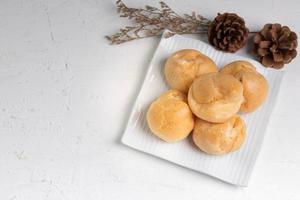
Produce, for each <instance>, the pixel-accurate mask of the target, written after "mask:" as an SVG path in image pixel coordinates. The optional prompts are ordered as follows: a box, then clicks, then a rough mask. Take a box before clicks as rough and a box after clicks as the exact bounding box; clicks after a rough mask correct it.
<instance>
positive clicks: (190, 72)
mask: <svg viewBox="0 0 300 200" xmlns="http://www.w3.org/2000/svg"><path fill="white" fill-rule="evenodd" d="M217 71H218V68H217V66H216V64H215V63H214V61H212V60H211V59H210V58H209V57H207V56H205V55H204V54H202V53H200V52H199V51H197V50H194V49H183V50H180V51H177V52H175V53H174V54H173V55H171V56H170V57H169V58H168V59H167V61H166V63H165V78H166V81H167V83H168V84H169V86H170V87H171V88H174V89H177V90H179V91H181V92H183V93H187V92H188V90H189V87H190V85H191V84H192V82H193V80H194V79H195V78H197V77H198V76H200V75H202V74H206V73H211V72H217Z"/></svg>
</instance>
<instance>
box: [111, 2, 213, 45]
mask: <svg viewBox="0 0 300 200" xmlns="http://www.w3.org/2000/svg"><path fill="white" fill-rule="evenodd" d="M116 5H117V10H118V13H120V17H125V18H128V19H130V20H133V21H134V22H135V23H136V25H134V26H125V27H124V28H121V29H120V30H119V32H117V33H115V34H113V35H110V36H106V38H107V39H108V40H109V41H110V42H111V44H121V43H124V42H128V41H131V40H135V39H140V38H145V37H152V36H160V35H162V33H163V31H164V30H165V29H167V30H168V32H167V33H166V35H165V37H171V36H173V35H175V34H200V33H207V30H208V26H209V24H210V20H208V19H207V18H205V17H203V16H201V15H196V13H195V12H192V14H191V15H188V14H184V15H183V16H180V15H179V14H177V13H176V12H174V11H173V10H172V9H171V8H170V7H169V6H168V5H167V4H166V3H164V2H160V8H156V7H152V6H148V5H147V6H145V8H129V7H127V6H126V5H125V4H124V3H123V2H122V1H121V0H118V1H117V2H116Z"/></svg>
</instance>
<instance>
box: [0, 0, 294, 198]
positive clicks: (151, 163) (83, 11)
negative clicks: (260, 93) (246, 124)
mask: <svg viewBox="0 0 300 200" xmlns="http://www.w3.org/2000/svg"><path fill="white" fill-rule="evenodd" d="M166 2H167V3H168V4H169V5H170V6H171V7H172V8H174V9H175V10H176V11H178V12H180V13H183V12H190V11H192V10H194V11H197V12H199V13H200V12H201V14H203V15H204V16H207V17H209V18H213V17H214V16H215V14H216V13H217V12H224V11H233V12H238V13H239V14H240V15H242V16H243V17H244V18H245V19H246V21H247V24H248V26H249V27H250V29H251V30H257V29H259V28H260V27H262V26H263V24H265V23H267V22H281V23H282V24H286V25H289V26H290V27H292V28H293V29H294V31H296V32H297V33H298V35H300V34H299V32H300V24H299V19H300V1H298V0H286V1H281V0H259V1H249V0H248V1H245V0H240V1H236V0H201V1H194V0H187V1H171V0H168V1H166ZM126 3H127V4H128V5H131V6H142V5H144V4H151V5H157V4H156V1H151V0H147V1H143V2H142V1H138V0H127V1H126ZM127 22H128V21H126V20H124V19H120V18H118V17H117V14H116V9H115V7H114V1H113V0H103V1H101V0H64V1H63V0H1V1H0V188H1V189H0V199H1V200H42V199H48V200H78V199H80V200H81V199H82V200H83V199H84V200H85V199H89V200H93V199H95V200H96V199H97V200H99V199H101V200H102V199H109V200H111V199H130V200H132V199H166V198H168V199H210V200H214V199H223V200H227V199H228V200H229V199H230V200H236V199H245V200H252V199H253V200H254V199H272V200H277V199H278V200H282V199H285V200H298V199H300V191H299V186H300V153H299V152H300V134H299V131H300V129H299V122H300V115H299V111H300V103H299V102H300V93H299V92H298V91H299V89H300V78H299V76H300V66H299V65H300V59H299V58H300V56H299V57H298V58H297V59H296V60H294V61H293V63H292V64H290V65H288V67H287V68H286V69H287V72H286V74H285V77H284V80H283V83H282V87H281V91H280V94H279V98H278V101H277V105H276V107H275V109H274V113H273V116H272V118H271V121H270V124H269V128H268V130H267V136H266V137H265V141H264V144H263V148H262V150H261V153H260V155H259V158H258V160H257V163H256V165H255V169H254V172H253V174H252V178H251V180H250V184H249V186H248V187H247V188H238V187H234V186H231V185H228V184H226V183H223V182H221V181H218V180H216V179H213V178H210V177H208V176H206V175H203V174H199V173H196V172H193V171H190V170H187V169H185V168H182V167H178V166H176V165H173V164H171V163H169V162H166V161H163V160H160V159H158V158H155V157H152V156H149V155H146V154H143V153H140V152H137V151H135V150H132V149H130V148H128V147H126V146H124V145H122V144H121V143H120V137H121V135H122V132H123V130H124V126H125V124H126V122H127V118H128V114H129V111H130V110H131V107H132V105H133V102H134V99H135V97H136V95H137V92H138V89H139V87H140V85H141V83H142V81H143V78H144V75H145V71H146V69H147V67H148V64H149V61H150V59H151V56H152V54H153V52H154V50H155V48H156V46H157V44H158V41H159V39H158V38H150V39H143V40H139V41H133V42H130V43H127V44H123V45H119V46H111V45H109V44H108V42H107V41H106V40H105V39H104V37H103V36H104V35H106V34H110V33H113V32H114V31H116V30H117V28H119V27H120V26H122V25H125V24H126V23H127ZM238 54H240V55H246V54H245V50H242V51H239V52H238Z"/></svg>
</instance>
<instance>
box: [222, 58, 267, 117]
mask: <svg viewBox="0 0 300 200" xmlns="http://www.w3.org/2000/svg"><path fill="white" fill-rule="evenodd" d="M220 72H221V73H224V74H231V75H233V76H234V77H235V78H237V79H238V80H239V81H240V82H241V83H242V85H243V89H244V102H243V104H242V105H241V108H240V111H241V112H245V113H248V112H253V111H254V110H256V109H257V108H258V107H259V106H260V105H262V103H263V102H264V101H265V99H266V98H267V95H268V90H269V86H268V82H267V80H266V79H265V77H264V76H263V75H261V74H260V73H258V72H257V71H256V69H255V67H254V66H253V65H252V64H251V63H249V62H246V61H235V62H232V63H230V64H228V65H226V66H225V67H223V68H222V69H221V70H220Z"/></svg>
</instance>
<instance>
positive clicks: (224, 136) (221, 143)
mask: <svg viewBox="0 0 300 200" xmlns="http://www.w3.org/2000/svg"><path fill="white" fill-rule="evenodd" d="M245 137H246V125H245V122H244V121H243V119H242V118H241V117H239V116H238V115H235V116H233V117H231V118H230V119H229V120H227V121H226V122H224V123H210V122H207V121H204V120H202V119H199V118H198V119H196V122H195V128H194V131H193V141H194V143H195V144H196V146H197V147H199V148H200V149H201V150H202V151H204V152H206V153H208V154H213V155H222V154H226V153H229V152H232V151H236V150H238V149H239V148H240V147H241V145H242V144H243V142H244V140H245Z"/></svg>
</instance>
